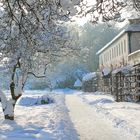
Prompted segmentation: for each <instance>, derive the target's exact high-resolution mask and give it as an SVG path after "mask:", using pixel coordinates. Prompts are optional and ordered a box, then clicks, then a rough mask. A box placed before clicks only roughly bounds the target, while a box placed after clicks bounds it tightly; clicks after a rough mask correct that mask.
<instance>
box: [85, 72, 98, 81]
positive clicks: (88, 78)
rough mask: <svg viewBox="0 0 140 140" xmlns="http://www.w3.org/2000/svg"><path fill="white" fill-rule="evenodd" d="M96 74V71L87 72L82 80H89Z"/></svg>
mask: <svg viewBox="0 0 140 140" xmlns="http://www.w3.org/2000/svg"><path fill="white" fill-rule="evenodd" d="M96 76H97V75H96V72H90V73H87V74H86V75H85V76H84V77H83V79H82V81H89V80H91V79H92V78H95V77H96Z"/></svg>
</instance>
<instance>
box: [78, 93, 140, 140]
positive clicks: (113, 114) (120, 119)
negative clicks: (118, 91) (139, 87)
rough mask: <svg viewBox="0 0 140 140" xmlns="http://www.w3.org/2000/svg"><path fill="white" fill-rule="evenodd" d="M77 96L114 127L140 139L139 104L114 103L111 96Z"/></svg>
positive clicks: (84, 94) (101, 94)
mask: <svg viewBox="0 0 140 140" xmlns="http://www.w3.org/2000/svg"><path fill="white" fill-rule="evenodd" d="M79 96H80V97H81V98H82V99H83V101H84V102H86V103H87V104H88V105H90V106H92V107H93V108H94V109H95V110H96V112H98V113H99V115H101V116H102V117H104V118H106V119H107V120H111V121H112V123H113V124H114V127H119V128H122V129H125V130H126V131H128V132H129V133H131V134H133V135H135V136H136V137H137V138H138V139H140V104H138V103H131V102H115V101H114V99H113V97H112V96H111V95H107V94H103V93H99V92H96V93H81V94H79Z"/></svg>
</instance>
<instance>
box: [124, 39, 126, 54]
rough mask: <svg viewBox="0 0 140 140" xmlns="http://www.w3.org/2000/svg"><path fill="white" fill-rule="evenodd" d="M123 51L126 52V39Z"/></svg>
mask: <svg viewBox="0 0 140 140" xmlns="http://www.w3.org/2000/svg"><path fill="white" fill-rule="evenodd" d="M124 52H126V40H124Z"/></svg>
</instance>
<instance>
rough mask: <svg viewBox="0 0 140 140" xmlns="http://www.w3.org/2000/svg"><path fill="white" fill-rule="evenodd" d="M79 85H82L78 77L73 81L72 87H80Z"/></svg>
mask: <svg viewBox="0 0 140 140" xmlns="http://www.w3.org/2000/svg"><path fill="white" fill-rule="evenodd" d="M81 86H82V82H81V81H80V80H79V79H77V80H76V81H75V83H74V87H81Z"/></svg>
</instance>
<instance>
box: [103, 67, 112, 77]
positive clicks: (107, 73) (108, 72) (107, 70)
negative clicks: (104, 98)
mask: <svg viewBox="0 0 140 140" xmlns="http://www.w3.org/2000/svg"><path fill="white" fill-rule="evenodd" d="M110 72H111V70H110V69H109V68H104V69H103V70H102V73H103V75H104V76H107V75H109V74H110Z"/></svg>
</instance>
